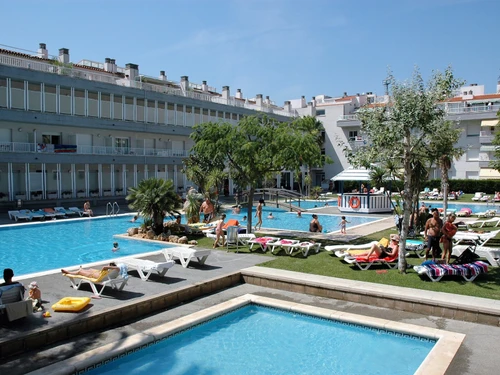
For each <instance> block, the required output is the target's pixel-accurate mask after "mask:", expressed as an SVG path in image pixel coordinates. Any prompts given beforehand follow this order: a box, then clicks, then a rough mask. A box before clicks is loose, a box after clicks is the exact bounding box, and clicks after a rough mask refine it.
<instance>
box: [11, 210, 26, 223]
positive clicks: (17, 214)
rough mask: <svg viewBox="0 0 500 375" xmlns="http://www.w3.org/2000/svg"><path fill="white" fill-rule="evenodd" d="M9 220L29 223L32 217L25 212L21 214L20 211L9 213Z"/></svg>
mask: <svg viewBox="0 0 500 375" xmlns="http://www.w3.org/2000/svg"><path fill="white" fill-rule="evenodd" d="M8 213H9V219H10V220H15V221H19V220H20V219H23V220H26V221H29V220H31V219H32V217H31V215H28V214H26V213H25V212H23V213H21V212H19V211H8Z"/></svg>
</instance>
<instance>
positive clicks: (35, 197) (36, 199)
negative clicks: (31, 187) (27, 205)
mask: <svg viewBox="0 0 500 375" xmlns="http://www.w3.org/2000/svg"><path fill="white" fill-rule="evenodd" d="M21 199H23V198H21ZM31 199H32V200H34V201H41V200H42V196H41V195H32V196H31Z"/></svg>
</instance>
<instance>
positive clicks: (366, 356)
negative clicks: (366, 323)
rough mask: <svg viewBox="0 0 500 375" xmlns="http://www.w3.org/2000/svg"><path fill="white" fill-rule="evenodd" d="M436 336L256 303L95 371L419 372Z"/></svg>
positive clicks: (235, 374)
mask: <svg viewBox="0 0 500 375" xmlns="http://www.w3.org/2000/svg"><path fill="white" fill-rule="evenodd" d="M434 344H435V342H434V341H432V340H427V339H419V338H414V337H413V338H412V337H409V336H407V335H405V336H403V335H401V334H396V333H391V332H387V331H383V330H376V329H368V328H365V327H362V326H358V325H348V324H343V323H337V322H334V321H331V320H326V319H321V318H316V317H312V316H306V315H302V314H296V313H291V312H288V311H283V310H277V309H273V308H268V307H263V306H257V305H249V306H245V307H242V308H240V309H238V310H236V311H233V312H230V313H228V314H225V315H222V316H220V317H218V318H216V319H213V320H211V321H209V322H207V323H204V324H200V325H197V326H195V327H193V328H191V329H188V330H186V331H183V332H180V333H178V334H174V335H172V336H170V337H169V338H167V339H165V340H163V341H161V342H159V343H158V344H155V345H152V346H150V347H148V348H146V349H143V350H141V351H138V352H135V353H133V354H130V355H127V356H125V357H122V358H120V359H117V360H116V361H112V362H109V363H107V364H106V365H103V366H100V367H98V368H97V369H94V370H91V371H89V372H88V374H107V375H123V374H134V375H140V374H148V375H150V374H155V375H162V374H168V375H180V374H182V375H198V374H210V375H222V374H228V375H262V374H266V375H272V374H286V375H295V374H314V375H327V374H328V375H331V374H335V375H347V374H350V375H352V374H363V375H374V374H387V373H391V374H401V375H406V374H413V373H414V372H415V371H416V370H417V368H418V367H419V366H420V364H421V363H422V361H423V360H424V358H425V357H426V356H427V355H428V354H429V352H430V350H431V349H432V348H433V346H434Z"/></svg>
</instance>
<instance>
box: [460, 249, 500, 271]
mask: <svg viewBox="0 0 500 375" xmlns="http://www.w3.org/2000/svg"><path fill="white" fill-rule="evenodd" d="M468 248H470V246H468V245H457V246H453V249H452V253H451V255H454V256H456V257H459V256H460V255H461V254H462V253H463V252H464V251H465V250H466V249H468ZM474 253H475V254H476V255H478V256H479V257H481V258H484V259H486V260H487V261H488V262H489V263H490V264H491V266H492V267H500V248H494V247H488V246H476V247H474Z"/></svg>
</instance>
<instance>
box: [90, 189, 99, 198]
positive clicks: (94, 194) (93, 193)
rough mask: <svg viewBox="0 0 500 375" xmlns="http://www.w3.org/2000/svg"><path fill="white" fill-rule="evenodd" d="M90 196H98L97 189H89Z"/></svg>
mask: <svg viewBox="0 0 500 375" xmlns="http://www.w3.org/2000/svg"><path fill="white" fill-rule="evenodd" d="M90 196H91V197H98V196H99V189H94V190H90Z"/></svg>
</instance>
